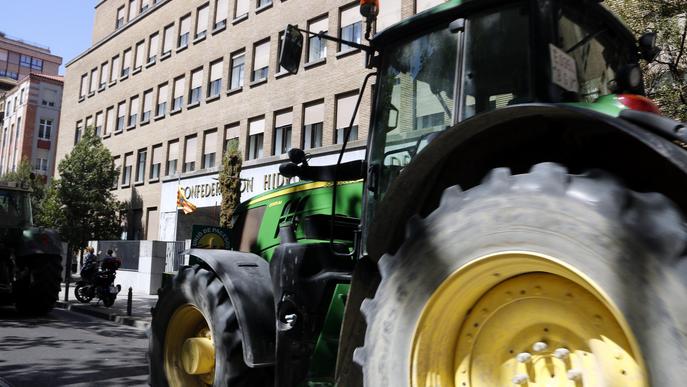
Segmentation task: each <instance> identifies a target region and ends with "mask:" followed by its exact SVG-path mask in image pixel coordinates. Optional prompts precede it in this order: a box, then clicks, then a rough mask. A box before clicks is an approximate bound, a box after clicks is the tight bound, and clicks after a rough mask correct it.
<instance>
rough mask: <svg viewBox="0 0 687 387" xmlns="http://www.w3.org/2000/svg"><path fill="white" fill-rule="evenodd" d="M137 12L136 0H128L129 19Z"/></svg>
mask: <svg viewBox="0 0 687 387" xmlns="http://www.w3.org/2000/svg"><path fill="white" fill-rule="evenodd" d="M136 12H138V0H129V20H132V19H133V18H135V17H136Z"/></svg>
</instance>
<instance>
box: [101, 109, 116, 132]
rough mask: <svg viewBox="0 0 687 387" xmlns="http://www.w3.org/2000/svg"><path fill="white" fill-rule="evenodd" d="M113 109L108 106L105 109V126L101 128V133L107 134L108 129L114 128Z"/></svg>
mask: <svg viewBox="0 0 687 387" xmlns="http://www.w3.org/2000/svg"><path fill="white" fill-rule="evenodd" d="M114 120H115V117H114V109H113V108H109V109H107V113H106V117H105V128H104V129H103V135H105V134H107V132H108V131H109V130H112V129H114Z"/></svg>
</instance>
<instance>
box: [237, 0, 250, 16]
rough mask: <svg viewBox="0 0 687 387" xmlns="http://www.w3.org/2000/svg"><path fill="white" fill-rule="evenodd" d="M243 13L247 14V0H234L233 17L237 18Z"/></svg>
mask: <svg viewBox="0 0 687 387" xmlns="http://www.w3.org/2000/svg"><path fill="white" fill-rule="evenodd" d="M243 15H248V0H236V5H235V6H234V19H238V18H240V17H242V16H243Z"/></svg>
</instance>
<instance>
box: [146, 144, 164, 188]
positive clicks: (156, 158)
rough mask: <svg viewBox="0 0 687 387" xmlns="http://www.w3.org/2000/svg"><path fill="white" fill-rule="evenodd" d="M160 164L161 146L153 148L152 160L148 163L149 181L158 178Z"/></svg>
mask: <svg viewBox="0 0 687 387" xmlns="http://www.w3.org/2000/svg"><path fill="white" fill-rule="evenodd" d="M161 164H162V144H160V145H155V146H153V158H152V160H151V162H150V176H149V180H157V179H159V178H160V165H161Z"/></svg>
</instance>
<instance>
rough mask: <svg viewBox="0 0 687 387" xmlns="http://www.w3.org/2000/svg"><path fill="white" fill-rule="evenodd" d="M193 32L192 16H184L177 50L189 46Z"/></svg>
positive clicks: (180, 24) (180, 23)
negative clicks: (189, 39)
mask: <svg viewBox="0 0 687 387" xmlns="http://www.w3.org/2000/svg"><path fill="white" fill-rule="evenodd" d="M190 32H191V15H187V16H184V17H183V18H181V21H180V22H179V40H178V41H177V48H183V47H186V46H188V36H189V33H190Z"/></svg>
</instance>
